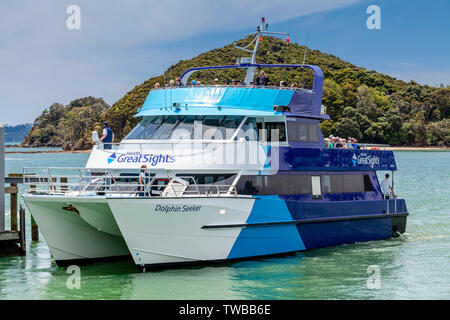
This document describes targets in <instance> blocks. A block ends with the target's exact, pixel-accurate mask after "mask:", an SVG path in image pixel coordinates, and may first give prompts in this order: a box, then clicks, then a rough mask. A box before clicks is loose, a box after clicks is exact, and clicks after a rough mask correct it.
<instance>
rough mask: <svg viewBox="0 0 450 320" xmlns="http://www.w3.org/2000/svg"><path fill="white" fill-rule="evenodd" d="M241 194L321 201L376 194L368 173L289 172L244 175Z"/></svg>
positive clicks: (239, 186) (238, 187) (238, 188)
mask: <svg viewBox="0 0 450 320" xmlns="http://www.w3.org/2000/svg"><path fill="white" fill-rule="evenodd" d="M236 190H237V192H238V193H240V194H247V195H293V194H312V195H313V198H315V199H320V198H321V197H322V194H327V193H351V192H369V191H373V187H372V184H371V182H370V177H369V176H368V175H367V174H364V175H363V174H334V175H330V174H325V175H310V174H298V173H296V172H289V174H287V175H286V174H283V175H272V176H271V175H265V176H241V178H240V179H239V181H238V183H237V184H236Z"/></svg>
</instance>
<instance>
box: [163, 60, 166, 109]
mask: <svg viewBox="0 0 450 320" xmlns="http://www.w3.org/2000/svg"><path fill="white" fill-rule="evenodd" d="M163 74H164V108H166V109H167V87H166V68H165V67H164V73H163Z"/></svg>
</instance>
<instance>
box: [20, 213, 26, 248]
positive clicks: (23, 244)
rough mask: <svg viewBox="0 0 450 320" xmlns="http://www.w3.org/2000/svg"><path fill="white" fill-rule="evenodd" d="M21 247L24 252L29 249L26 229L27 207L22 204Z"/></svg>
mask: <svg viewBox="0 0 450 320" xmlns="http://www.w3.org/2000/svg"><path fill="white" fill-rule="evenodd" d="M19 216H20V249H21V250H22V253H25V252H26V251H27V243H26V239H27V238H26V233H27V232H26V230H25V209H24V208H23V207H22V205H20V211H19Z"/></svg>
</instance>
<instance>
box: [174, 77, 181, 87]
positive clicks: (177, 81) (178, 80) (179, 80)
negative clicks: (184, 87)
mask: <svg viewBox="0 0 450 320" xmlns="http://www.w3.org/2000/svg"><path fill="white" fill-rule="evenodd" d="M175 85H176V86H177V87H181V79H180V78H179V77H178V78H176V79H175Z"/></svg>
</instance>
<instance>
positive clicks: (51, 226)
mask: <svg viewBox="0 0 450 320" xmlns="http://www.w3.org/2000/svg"><path fill="white" fill-rule="evenodd" d="M23 199H24V200H25V203H26V205H27V207H28V209H29V210H30V212H31V214H32V215H33V218H34V219H35V220H36V223H37V224H38V226H39V230H40V232H41V233H42V235H43V236H44V239H45V241H46V243H47V245H48V247H49V249H50V252H51V254H52V256H53V258H54V259H55V261H56V263H57V264H58V265H60V266H64V265H69V264H84V263H90V262H96V261H107V260H116V259H122V258H127V257H129V256H130V252H129V250H128V248H127V246H126V243H125V241H124V240H123V237H122V236H121V235H120V232H119V231H118V229H117V225H116V224H115V221H114V219H113V217H112V215H109V217H108V212H109V208H108V204H107V202H106V200H105V199H101V198H95V199H89V198H86V199H84V198H70V197H64V196H40V195H24V196H23ZM69 205H72V206H73V207H74V208H76V209H77V211H78V212H76V211H70V210H67V206H69ZM63 207H65V208H66V209H63ZM93 213H97V215H98V216H97V217H95V216H92V214H93ZM89 214H91V216H89ZM83 216H84V217H85V219H83V218H82V217H83ZM86 221H92V222H93V225H95V224H97V227H94V226H93V225H92V224H89V223H88V222H86Z"/></svg>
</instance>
